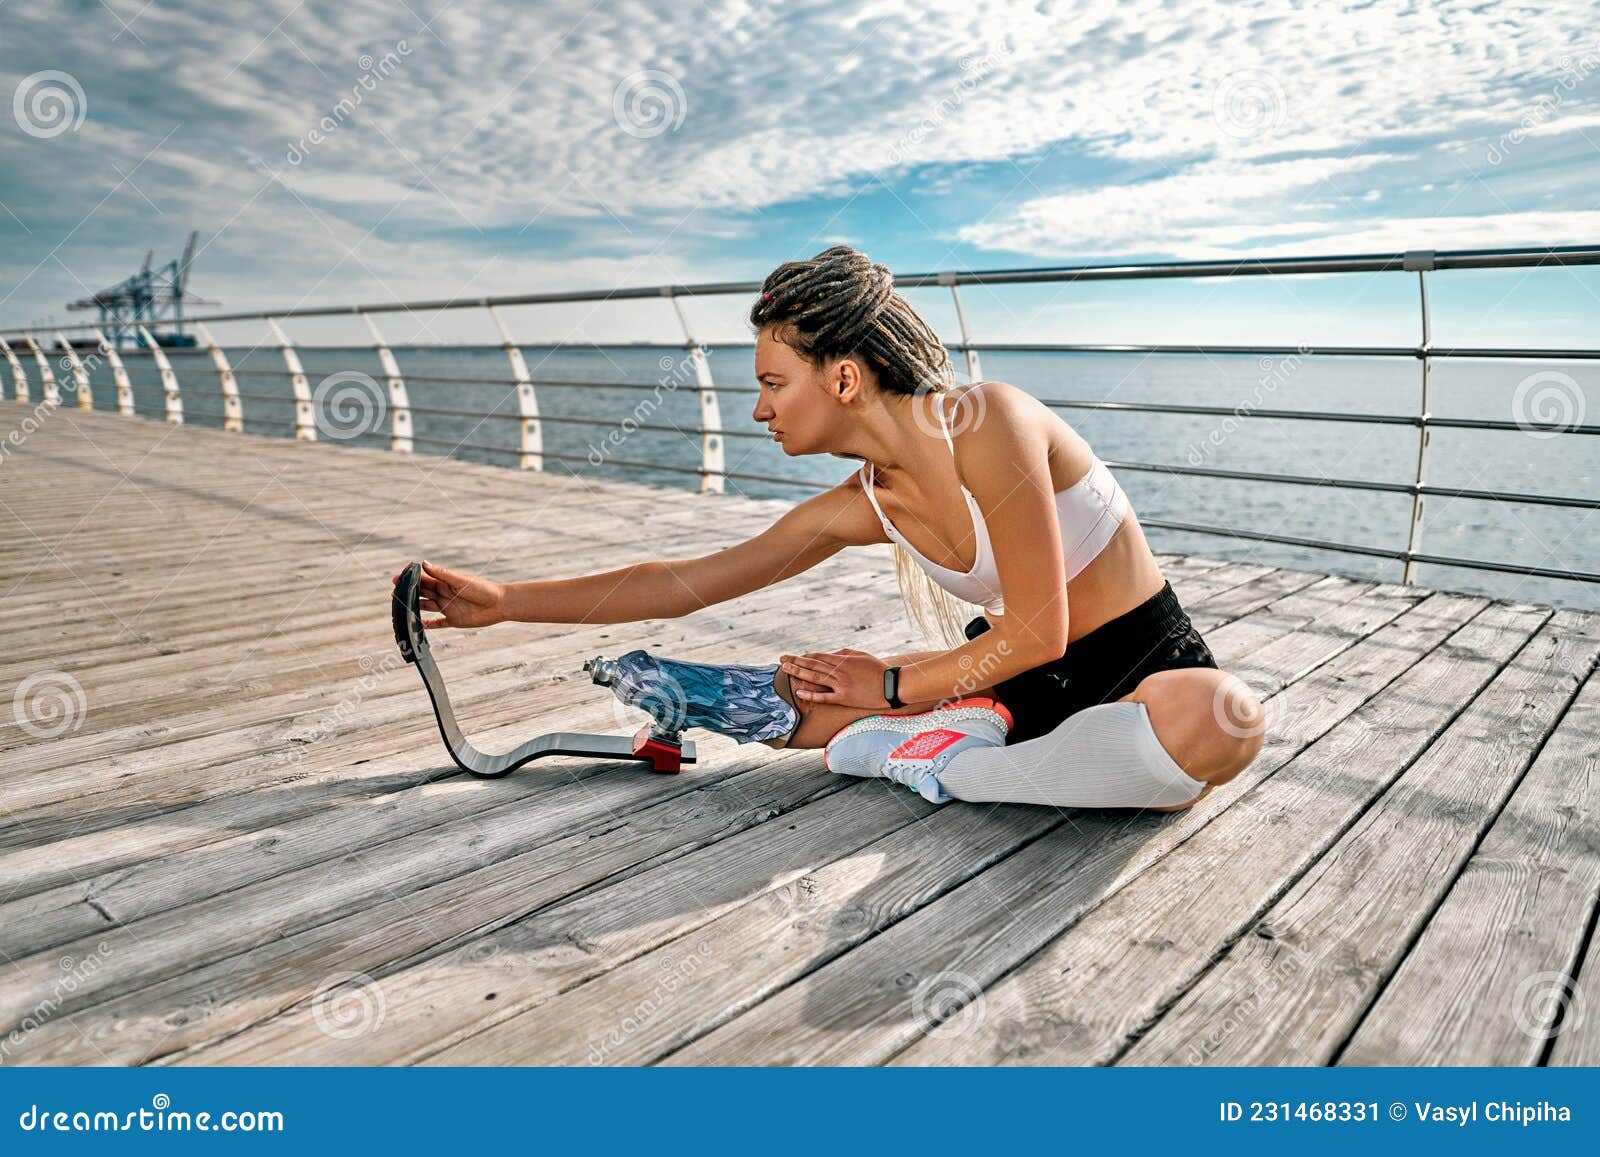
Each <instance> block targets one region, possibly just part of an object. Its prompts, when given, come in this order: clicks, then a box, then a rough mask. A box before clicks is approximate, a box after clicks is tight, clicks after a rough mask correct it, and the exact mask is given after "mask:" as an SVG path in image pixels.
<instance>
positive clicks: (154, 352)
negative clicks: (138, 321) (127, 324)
mask: <svg viewBox="0 0 1600 1157" xmlns="http://www.w3.org/2000/svg"><path fill="white" fill-rule="evenodd" d="M137 328H138V333H139V337H140V339H141V340H142V341H143V342H144V344H145V345H147V346H149V347H150V357H151V358H152V359H153V360H154V361H155V363H156V369H158V370H159V371H161V389H162V392H163V393H165V394H166V396H167V421H169V422H171V423H172V424H173V425H175V426H181V425H183V395H182V394H180V393H179V392H178V375H177V374H175V373H173V372H172V362H171V361H169V360H168V359H167V351H166V350H164V349H162V348H161V343H160V342H158V341H156V339H155V338H154V337H153V336H151V333H150V331H149V330H148V329H146V328H145V327H144V326H142V325H141V326H139V327H137Z"/></svg>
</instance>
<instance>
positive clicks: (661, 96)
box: [611, 68, 689, 140]
mask: <svg viewBox="0 0 1600 1157" xmlns="http://www.w3.org/2000/svg"><path fill="white" fill-rule="evenodd" d="M688 114H689V98H688V97H687V96H686V95H684V91H683V85H681V84H679V83H678V78H677V77H675V76H673V75H672V74H671V73H670V72H662V71H661V70H660V69H657V68H645V69H640V70H639V71H638V72H632V73H629V74H628V75H627V76H625V77H623V78H622V79H621V80H620V81H618V82H617V87H616V88H615V89H613V90H612V93H611V115H612V117H613V118H614V119H615V120H616V122H617V127H618V128H619V129H621V130H622V131H623V132H625V133H627V134H628V135H629V136H630V137H639V138H640V139H641V140H643V139H648V138H650V137H659V136H660V135H661V134H662V133H664V132H668V131H671V132H677V131H678V129H680V128H682V127H683V120H684V118H685V117H686V116H687V115H688Z"/></svg>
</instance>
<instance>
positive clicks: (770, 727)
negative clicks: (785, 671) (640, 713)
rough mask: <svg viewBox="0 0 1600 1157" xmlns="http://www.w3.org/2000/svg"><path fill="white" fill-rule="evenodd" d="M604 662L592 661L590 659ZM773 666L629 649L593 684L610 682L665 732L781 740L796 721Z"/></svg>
mask: <svg viewBox="0 0 1600 1157" xmlns="http://www.w3.org/2000/svg"><path fill="white" fill-rule="evenodd" d="M601 662H604V661H603V660H595V663H597V664H598V663H601ZM777 671H778V664H776V663H767V664H765V665H762V666H730V665H724V664H717V663H686V662H683V661H682V660H679V659H663V658H661V657H660V656H658V655H652V654H651V653H650V652H648V651H642V650H641V651H629V652H628V653H627V654H626V655H622V656H620V657H619V658H617V659H616V660H615V661H614V668H613V667H612V664H609V663H608V664H607V669H606V670H605V672H604V673H605V674H606V675H608V676H609V679H602V678H601V673H602V672H601V670H600V669H599V668H598V667H597V668H596V670H595V682H597V683H601V682H609V684H610V686H611V690H612V692H613V693H615V695H616V696H617V698H618V699H620V700H622V701H623V702H624V703H626V704H628V705H629V706H630V707H639V708H642V709H643V710H645V711H648V712H649V713H650V714H651V715H652V716H654V718H655V720H656V723H657V724H658V725H659V726H660V728H661V729H662V730H664V731H671V732H677V731H682V730H684V729H685V728H689V727H703V728H705V729H706V730H707V731H715V732H718V733H720V734H722V735H727V736H730V737H732V738H733V739H736V740H738V741H739V742H740V743H760V742H762V741H764V740H768V739H781V738H783V737H785V736H787V735H788V734H789V733H790V732H792V731H793V730H794V729H795V727H796V726H797V725H798V724H799V722H800V713H799V712H798V711H796V710H795V709H794V706H793V704H791V703H789V701H788V700H786V699H784V697H783V696H781V695H779V694H778V692H777V691H776V690H775V689H774V687H773V685H772V679H773V676H774V675H776V674H777Z"/></svg>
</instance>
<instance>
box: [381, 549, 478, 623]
mask: <svg viewBox="0 0 1600 1157" xmlns="http://www.w3.org/2000/svg"><path fill="white" fill-rule="evenodd" d="M404 573H405V570H404V569H402V570H401V571H400V572H399V573H398V574H396V575H395V576H394V584H395V585H396V586H398V585H399V584H400V575H402V574H404ZM421 577H422V583H421V589H420V590H418V592H417V606H418V608H419V609H421V610H423V611H437V612H438V614H439V616H442V617H437V618H432V619H427V618H425V619H423V620H422V627H423V630H427V631H433V630H437V629H438V628H440V627H490V626H493V625H494V624H495V623H501V622H504V621H505V613H504V605H505V590H504V588H503V587H502V586H501V584H499V583H497V582H493V581H491V580H490V579H486V578H480V577H479V576H478V575H475V574H463V573H462V572H461V571H454V570H446V569H445V568H444V567H442V566H435V565H434V564H433V563H431V562H428V561H427V560H426V559H424V560H423V563H422V576H421Z"/></svg>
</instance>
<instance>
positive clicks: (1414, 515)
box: [1400, 249, 1434, 586]
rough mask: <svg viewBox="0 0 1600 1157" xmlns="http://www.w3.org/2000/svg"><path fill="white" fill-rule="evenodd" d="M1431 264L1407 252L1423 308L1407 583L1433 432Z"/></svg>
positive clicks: (1420, 253) (1429, 255)
mask: <svg viewBox="0 0 1600 1157" xmlns="http://www.w3.org/2000/svg"><path fill="white" fill-rule="evenodd" d="M1433 267H1434V260H1433V250H1432V249H1414V250H1411V251H1409V252H1408V253H1406V255H1405V259H1404V262H1403V268H1405V269H1414V270H1416V271H1417V292H1418V294H1419V295H1420V296H1419V300H1420V304H1421V307H1422V344H1421V345H1419V346H1418V347H1417V356H1418V357H1419V358H1421V359H1422V398H1421V406H1420V410H1419V413H1418V416H1417V417H1418V421H1417V480H1416V484H1415V486H1414V487H1413V488H1412V491H1411V534H1410V536H1409V538H1408V540H1407V542H1406V565H1405V571H1404V573H1403V574H1402V575H1401V577H1400V581H1401V582H1402V583H1404V584H1405V585H1406V586H1410V585H1411V584H1412V583H1413V582H1414V581H1415V580H1416V574H1417V561H1416V557H1415V556H1416V553H1417V551H1418V550H1419V549H1420V548H1421V546H1422V507H1423V496H1422V487H1423V486H1425V485H1426V484H1427V481H1428V442H1429V435H1430V434H1431V433H1432V431H1431V429H1430V428H1429V426H1428V421H1429V419H1430V418H1432V417H1433V413H1432V410H1431V409H1430V402H1431V401H1432V386H1433V355H1432V353H1430V352H1429V351H1430V350H1432V348H1433V322H1432V319H1431V317H1430V316H1429V313H1428V270H1430V269H1432V268H1433Z"/></svg>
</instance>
